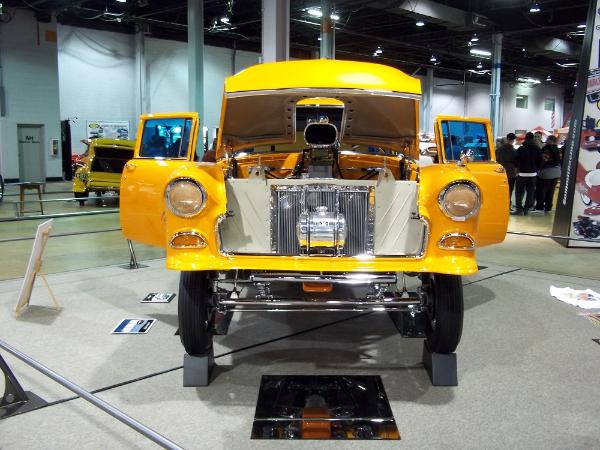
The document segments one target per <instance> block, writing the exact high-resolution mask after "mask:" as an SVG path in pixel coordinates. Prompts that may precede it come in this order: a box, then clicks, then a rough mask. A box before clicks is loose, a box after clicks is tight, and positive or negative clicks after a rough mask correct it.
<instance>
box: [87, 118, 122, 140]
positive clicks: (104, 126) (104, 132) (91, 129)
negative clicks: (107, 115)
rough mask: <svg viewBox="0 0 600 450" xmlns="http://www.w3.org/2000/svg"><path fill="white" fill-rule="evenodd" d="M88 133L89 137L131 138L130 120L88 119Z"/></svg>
mask: <svg viewBox="0 0 600 450" xmlns="http://www.w3.org/2000/svg"><path fill="white" fill-rule="evenodd" d="M86 135H87V138H88V139H96V138H107V139H129V121H128V120H88V121H87V126H86Z"/></svg>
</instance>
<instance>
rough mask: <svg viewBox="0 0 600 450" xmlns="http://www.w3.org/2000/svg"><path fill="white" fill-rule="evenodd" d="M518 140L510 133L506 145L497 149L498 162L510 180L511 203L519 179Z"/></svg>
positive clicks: (509, 195) (509, 196)
mask: <svg viewBox="0 0 600 450" xmlns="http://www.w3.org/2000/svg"><path fill="white" fill-rule="evenodd" d="M516 138H517V137H516V136H515V133H508V134H507V135H506V140H505V141H504V143H503V144H502V145H500V146H499V147H498V148H497V149H496V160H497V161H498V163H500V164H502V167H504V170H505V171H506V177H507V178H508V190H509V194H508V202H509V203H510V201H511V200H510V199H511V198H512V194H513V189H514V187H515V180H516V179H517V166H516V165H515V158H516V156H517V152H516V150H515V146H514V143H515V139H516Z"/></svg>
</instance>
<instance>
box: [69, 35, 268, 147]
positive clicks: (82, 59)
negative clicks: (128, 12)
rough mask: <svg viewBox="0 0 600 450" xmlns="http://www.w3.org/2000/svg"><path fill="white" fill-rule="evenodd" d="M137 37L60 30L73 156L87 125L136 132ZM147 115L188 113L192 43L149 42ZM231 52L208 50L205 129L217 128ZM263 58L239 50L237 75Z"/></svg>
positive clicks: (236, 66)
mask: <svg viewBox="0 0 600 450" xmlns="http://www.w3.org/2000/svg"><path fill="white" fill-rule="evenodd" d="M135 40H136V38H135V36H133V35H125V34H119V33H112V32H106V31H96V30H89V29H84V28H76V27H69V26H60V25H59V47H58V51H59V53H58V60H59V77H60V89H61V90H60V98H61V111H60V113H61V118H62V119H66V118H71V117H77V120H76V121H75V122H72V125H71V127H72V137H71V139H72V144H73V151H74V152H76V153H77V152H80V151H82V150H83V147H82V146H81V144H79V140H80V139H84V138H85V137H86V130H85V127H86V121H87V120H129V121H130V129H131V134H132V136H133V135H134V133H135V132H136V128H137V120H138V117H136V93H137V92H138V90H139V89H140V83H139V81H138V79H137V73H136V59H135V52H136V42H135ZM144 48H145V66H146V73H145V75H146V86H145V92H144V98H145V102H144V108H143V112H146V113H149V112H152V113H159V112H177V111H188V110H189V106H188V103H189V102H188V63H187V58H188V56H187V43H185V42H178V41H167V40H161V39H153V38H146V39H145V43H144ZM232 53H233V51H232V50H231V49H227V48H220V47H211V46H205V47H204V103H205V110H204V111H203V112H202V113H201V121H202V123H203V125H204V126H208V127H209V128H212V129H214V128H217V127H218V126H219V118H220V112H221V97H222V95H223V83H224V79H225V77H227V76H229V75H232V73H233V72H232V69H233V67H232ZM258 56H259V55H258V53H251V52H242V51H237V52H236V55H235V71H239V70H241V69H243V68H245V67H248V66H250V65H252V64H256V63H257V62H258Z"/></svg>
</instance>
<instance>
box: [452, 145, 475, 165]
mask: <svg viewBox="0 0 600 450" xmlns="http://www.w3.org/2000/svg"><path fill="white" fill-rule="evenodd" d="M471 161H473V151H472V150H470V149H469V150H463V151H462V152H460V156H459V157H458V161H457V162H456V165H457V166H460V167H464V166H466V165H467V164H468V163H470V162H471Z"/></svg>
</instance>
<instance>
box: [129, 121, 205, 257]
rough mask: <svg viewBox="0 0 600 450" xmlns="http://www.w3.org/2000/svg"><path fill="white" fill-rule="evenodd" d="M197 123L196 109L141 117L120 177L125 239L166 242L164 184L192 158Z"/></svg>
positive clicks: (151, 243)
mask: <svg viewBox="0 0 600 450" xmlns="http://www.w3.org/2000/svg"><path fill="white" fill-rule="evenodd" d="M198 127H199V120H198V114H196V113H173V114H147V115H143V116H141V117H140V123H139V126H138V132H137V138H136V143H135V152H134V157H133V159H132V160H130V161H129V162H127V164H125V168H124V169H123V174H122V177H121V193H120V196H121V197H120V215H121V228H122V229H123V234H124V235H125V236H126V237H127V239H130V240H135V241H139V242H143V243H146V244H150V245H156V246H159V247H164V246H165V245H166V242H165V236H166V234H165V207H166V206H165V200H164V198H165V188H166V185H167V182H168V181H169V176H170V174H171V173H172V172H173V171H174V170H176V169H177V168H178V167H179V166H181V165H183V164H185V163H187V162H189V161H192V158H193V157H194V149H195V148H196V140H197V136H198Z"/></svg>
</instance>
